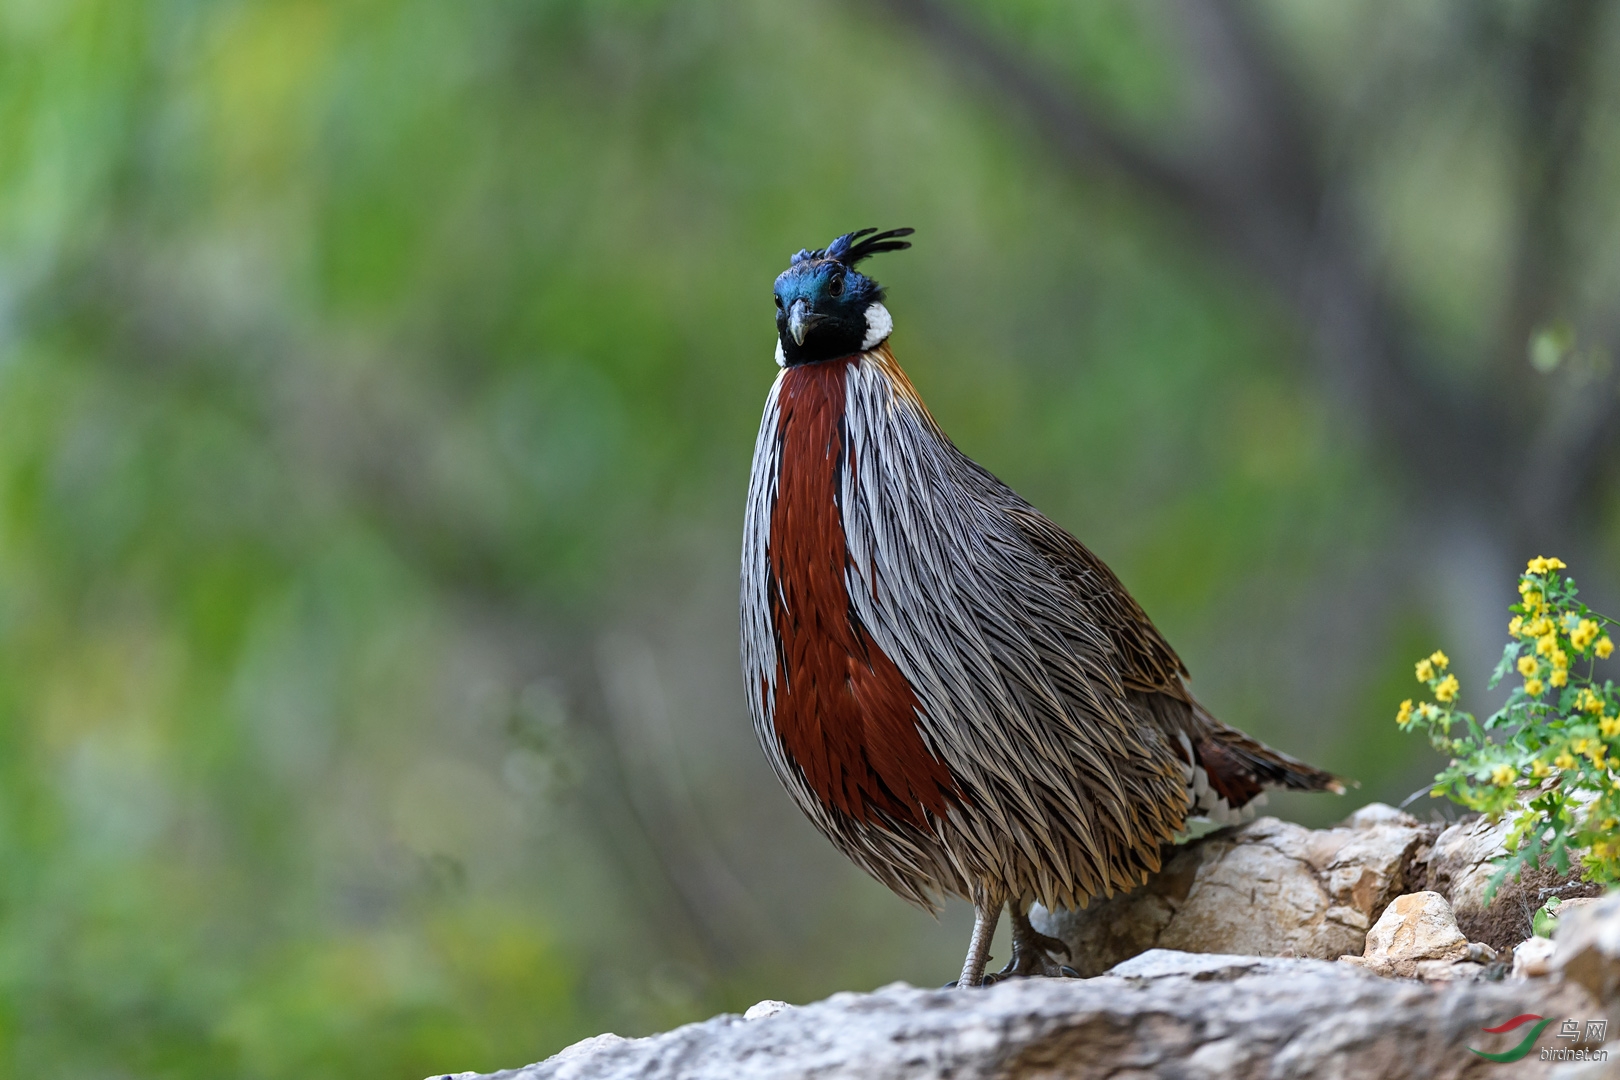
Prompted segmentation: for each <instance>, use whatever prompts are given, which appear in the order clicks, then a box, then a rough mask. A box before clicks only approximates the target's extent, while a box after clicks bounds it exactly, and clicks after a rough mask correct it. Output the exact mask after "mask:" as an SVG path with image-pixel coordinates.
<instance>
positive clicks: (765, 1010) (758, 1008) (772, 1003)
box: [743, 998, 793, 1020]
mask: <svg viewBox="0 0 1620 1080" xmlns="http://www.w3.org/2000/svg"><path fill="white" fill-rule="evenodd" d="M791 1008H793V1006H791V1005H789V1004H788V1003H787V1002H785V1001H777V1000H776V999H775V998H766V999H765V1000H764V1001H756V1002H754V1004H752V1005H750V1006H748V1011H747V1012H745V1013H743V1019H744V1020H763V1019H765V1018H766V1017H767V1016H775V1015H776V1014H777V1013H779V1012H783V1011H785V1010H787V1009H791Z"/></svg>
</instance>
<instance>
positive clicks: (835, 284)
mask: <svg viewBox="0 0 1620 1080" xmlns="http://www.w3.org/2000/svg"><path fill="white" fill-rule="evenodd" d="M827 291H828V292H829V293H831V294H832V295H834V296H842V295H843V294H844V275H843V274H839V275H838V276H837V277H835V278H833V279H832V281H831V282H829V283H828V284H827Z"/></svg>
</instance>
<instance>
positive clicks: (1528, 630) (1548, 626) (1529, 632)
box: [1524, 615, 1553, 638]
mask: <svg viewBox="0 0 1620 1080" xmlns="http://www.w3.org/2000/svg"><path fill="white" fill-rule="evenodd" d="M1552 632H1553V624H1552V620H1551V619H1549V618H1547V616H1545V615H1539V616H1537V617H1536V619H1535V621H1534V622H1532V623H1531V624H1530V625H1529V626H1526V627H1525V628H1524V633H1525V636H1526V637H1533V638H1538V637H1541V636H1542V635H1543V634H1550V633H1552Z"/></svg>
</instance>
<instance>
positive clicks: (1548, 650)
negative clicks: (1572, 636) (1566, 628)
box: [1536, 634, 1558, 656]
mask: <svg viewBox="0 0 1620 1080" xmlns="http://www.w3.org/2000/svg"><path fill="white" fill-rule="evenodd" d="M1557 648H1558V635H1556V634H1543V635H1542V636H1541V637H1538V638H1536V655H1537V656H1551V655H1552V654H1553V651H1554V650H1556V649H1557Z"/></svg>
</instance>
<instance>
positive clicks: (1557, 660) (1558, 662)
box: [1552, 649, 1569, 668]
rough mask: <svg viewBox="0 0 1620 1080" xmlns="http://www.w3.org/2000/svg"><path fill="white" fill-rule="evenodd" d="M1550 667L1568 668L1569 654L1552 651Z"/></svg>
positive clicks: (1556, 650) (1559, 650) (1557, 650)
mask: <svg viewBox="0 0 1620 1080" xmlns="http://www.w3.org/2000/svg"><path fill="white" fill-rule="evenodd" d="M1552 666H1553V667H1555V668H1567V667H1569V653H1567V652H1565V651H1564V650H1563V649H1554V650H1553V651H1552Z"/></svg>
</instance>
